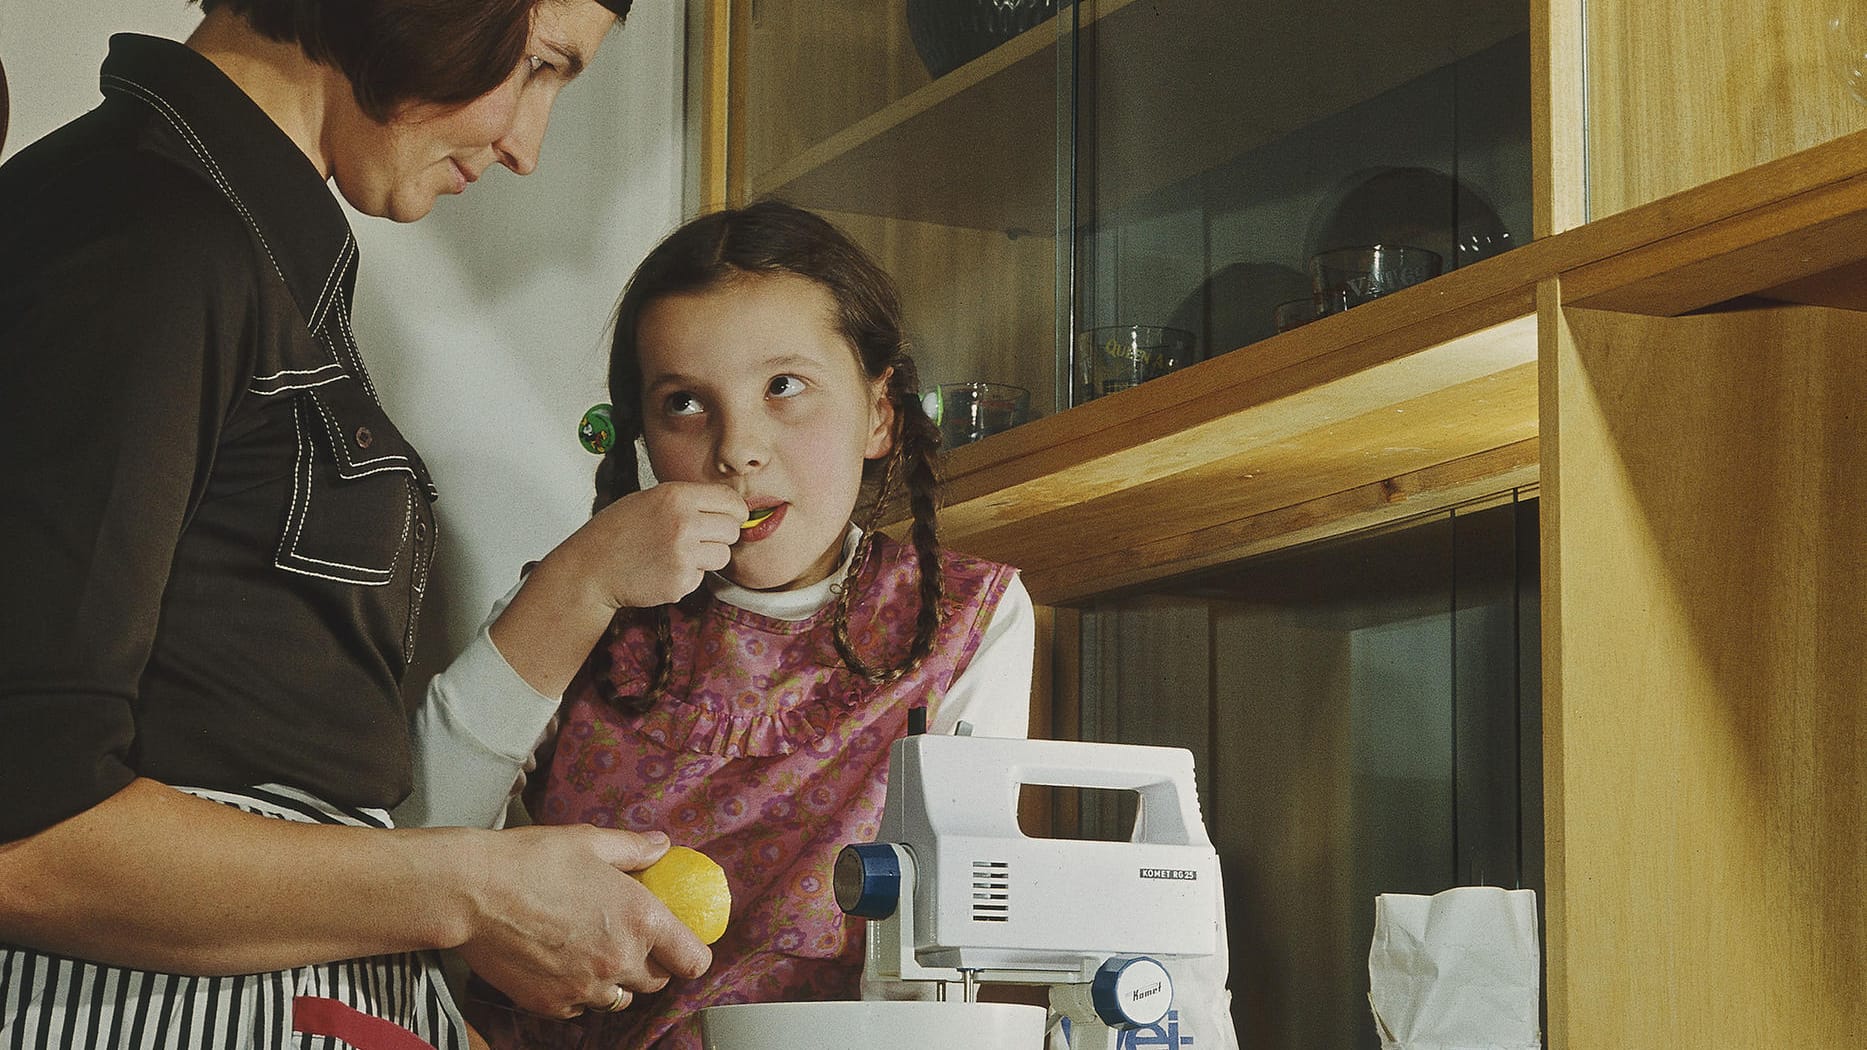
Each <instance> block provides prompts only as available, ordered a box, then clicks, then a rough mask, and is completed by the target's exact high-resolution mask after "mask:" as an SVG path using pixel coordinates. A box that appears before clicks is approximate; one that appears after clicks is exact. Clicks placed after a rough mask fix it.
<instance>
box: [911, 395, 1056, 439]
mask: <svg viewBox="0 0 1867 1050" xmlns="http://www.w3.org/2000/svg"><path fill="white" fill-rule="evenodd" d="M924 400H925V402H926V405H925V407H927V408H928V409H929V411H928V413H927V414H928V415H929V416H932V417H933V421H934V422H935V423H936V424H938V425H939V427H940V443H941V444H943V445H945V446H946V447H947V448H956V447H958V446H960V445H964V444H967V443H968V442H972V441H977V440H979V439H980V438H982V437H986V436H987V435H990V434H996V433H998V432H999V431H1001V430H1010V429H1011V428H1012V427H1015V426H1017V425H1018V424H1019V423H1023V422H1025V421H1026V420H1029V419H1030V418H1031V392H1030V391H1029V390H1026V389H1024V388H1023V387H1021V386H1012V385H1011V384H1009V383H987V382H978V381H974V382H968V383H941V384H940V386H939V388H938V389H937V390H935V391H934V393H933V394H932V395H931V396H929V397H927V398H925V399H924Z"/></svg>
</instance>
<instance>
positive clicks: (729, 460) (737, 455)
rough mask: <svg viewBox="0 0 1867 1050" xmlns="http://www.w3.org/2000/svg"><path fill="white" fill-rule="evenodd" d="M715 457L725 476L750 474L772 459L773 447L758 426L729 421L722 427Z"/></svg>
mask: <svg viewBox="0 0 1867 1050" xmlns="http://www.w3.org/2000/svg"><path fill="white" fill-rule="evenodd" d="M714 459H715V465H716V466H717V467H718V469H719V472H720V474H721V475H723V476H726V477H731V476H733V475H736V474H749V473H751V472H753V471H755V470H758V469H759V468H760V467H763V466H764V465H765V464H766V463H768V462H770V461H771V449H770V446H769V442H767V441H766V439H765V435H764V433H763V432H762V431H761V430H760V429H759V428H758V427H756V426H748V425H745V424H738V423H732V422H727V423H725V424H724V425H722V426H721V428H720V438H719V443H718V444H717V445H716V446H715V447H714Z"/></svg>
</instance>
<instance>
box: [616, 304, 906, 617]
mask: <svg viewBox="0 0 1867 1050" xmlns="http://www.w3.org/2000/svg"><path fill="white" fill-rule="evenodd" d="M835 317H836V301H835V299H834V298H832V296H831V295H830V293H829V292H828V291H827V290H825V289H824V288H823V287H822V286H821V285H819V284H817V283H816V282H815V281H811V280H807V279H805V278H802V277H797V276H793V275H791V274H780V275H770V276H746V277H740V278H737V279H735V280H732V281H729V282H728V283H726V284H724V285H721V286H719V287H717V288H714V289H710V290H708V291H704V292H699V293H695V294H692V295H677V296H672V297H669V298H666V299H661V300H659V301H657V302H655V303H653V304H651V305H650V306H649V307H648V309H646V310H645V311H643V313H642V316H641V320H640V322H639V323H638V325H637V329H636V341H637V344H638V351H639V358H640V361H641V367H642V439H643V442H644V443H645V444H646V445H647V446H648V460H649V464H650V466H651V467H652V468H653V469H654V472H655V477H657V478H659V479H661V480H663V481H701V482H716V483H721V484H726V485H730V486H732V488H733V489H734V490H735V491H736V492H738V493H739V494H740V496H742V497H743V498H744V499H745V501H746V505H747V506H748V507H750V508H751V509H752V510H753V511H754V512H757V511H759V510H762V509H765V508H772V513H771V516H770V517H767V518H765V519H764V520H763V521H761V522H760V523H759V524H758V525H756V526H754V527H752V528H749V529H745V530H743V531H742V532H741V533H740V540H739V542H738V543H737V544H736V545H735V546H734V547H733V554H732V562H731V564H730V565H728V566H727V567H726V569H725V570H724V575H725V576H726V577H727V578H728V579H730V580H732V581H733V582H734V583H737V584H739V585H740V586H742V587H750V588H753V589H755V590H789V589H792V588H797V587H805V586H809V585H810V584H813V583H816V582H817V581H819V580H822V579H823V578H825V577H826V576H828V575H829V574H830V573H831V572H832V571H834V570H835V568H836V566H837V564H838V563H839V562H840V561H841V555H842V543H843V536H844V533H845V531H846V530H847V528H848V525H849V517H850V514H851V513H852V512H853V511H854V510H855V506H856V498H857V496H858V495H859V494H860V493H861V489H862V465H863V461H864V460H867V459H876V458H879V457H881V456H884V455H886V454H887V453H888V452H889V450H890V449H891V448H892V447H893V442H892V437H891V435H892V434H893V427H894V406H893V404H892V403H891V402H889V400H888V397H887V376H886V375H884V376H883V377H882V378H880V379H875V380H871V379H869V378H868V377H867V376H866V375H864V374H863V372H862V368H861V366H860V365H859V364H858V363H857V361H856V355H855V352H854V351H853V350H852V349H851V348H850V346H849V343H848V342H847V341H846V340H845V339H844V338H843V337H842V335H841V333H839V332H838V331H837V329H836V324H835Z"/></svg>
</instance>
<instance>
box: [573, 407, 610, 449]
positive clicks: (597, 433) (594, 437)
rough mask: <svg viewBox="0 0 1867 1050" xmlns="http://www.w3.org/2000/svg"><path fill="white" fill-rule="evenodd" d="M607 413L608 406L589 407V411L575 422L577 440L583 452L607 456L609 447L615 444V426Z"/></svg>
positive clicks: (608, 410)
mask: <svg viewBox="0 0 1867 1050" xmlns="http://www.w3.org/2000/svg"><path fill="white" fill-rule="evenodd" d="M609 412H610V408H609V406H608V405H591V406H590V411H588V412H585V413H584V414H583V418H582V419H581V420H579V421H578V422H577V440H578V442H579V443H581V444H582V445H583V447H584V450H585V451H587V452H593V453H595V454H596V455H599V456H603V455H608V453H609V450H610V448H611V446H613V445H615V444H616V424H615V421H614V420H612V419H610V418H609Z"/></svg>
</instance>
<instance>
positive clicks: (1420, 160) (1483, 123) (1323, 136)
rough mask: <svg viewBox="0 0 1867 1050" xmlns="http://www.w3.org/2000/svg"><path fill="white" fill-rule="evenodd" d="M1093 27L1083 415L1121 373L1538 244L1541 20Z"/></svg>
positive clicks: (1285, 16)
mask: <svg viewBox="0 0 1867 1050" xmlns="http://www.w3.org/2000/svg"><path fill="white" fill-rule="evenodd" d="M1077 10H1078V12H1079V18H1080V21H1081V27H1080V31H1079V37H1078V42H1079V46H1078V58H1079V68H1080V74H1079V81H1078V89H1079V100H1078V119H1077V133H1078V140H1077V152H1076V162H1077V171H1076V178H1077V181H1076V186H1077V216H1076V222H1077V258H1076V263H1077V279H1076V301H1075V304H1074V305H1075V327H1076V329H1077V330H1078V331H1079V332H1085V333H1088V332H1094V333H1095V334H1093V335H1087V336H1084V337H1082V338H1080V339H1079V340H1078V341H1077V347H1076V356H1077V358H1078V359H1079V363H1080V367H1081V368H1082V369H1083V374H1082V375H1081V376H1079V382H1078V383H1077V393H1076V398H1077V400H1078V401H1080V400H1083V399H1086V398H1089V397H1094V396H1101V395H1102V394H1103V393H1105V392H1109V391H1112V390H1114V389H1119V388H1120V387H1121V385H1122V384H1123V382H1125V381H1126V380H1125V379H1124V377H1119V376H1117V377H1115V380H1114V385H1113V386H1110V385H1108V383H1109V377H1108V376H1106V375H1103V374H1101V371H1099V370H1106V369H1108V368H1110V367H1113V366H1112V365H1111V363H1110V362H1111V359H1116V358H1122V357H1123V356H1124V354H1125V355H1126V357H1127V359H1128V360H1130V361H1132V359H1133V358H1135V357H1137V356H1138V357H1140V358H1141V359H1143V360H1144V361H1145V362H1146V363H1145V364H1144V365H1143V366H1142V367H1141V370H1140V371H1141V374H1140V375H1139V377H1138V378H1149V377H1151V376H1152V375H1154V374H1159V372H1160V371H1161V370H1163V369H1170V368H1172V367H1175V366H1177V365H1178V364H1179V363H1180V362H1181V361H1183V360H1197V359H1203V358H1205V357H1208V356H1212V355H1216V354H1220V353H1225V352H1228V351H1231V350H1233V349H1236V348H1238V347H1242V346H1245V345H1248V344H1250V343H1253V342H1256V341H1258V340H1260V339H1264V338H1267V337H1269V336H1271V335H1274V334H1276V332H1277V331H1278V318H1279V316H1280V313H1279V307H1280V305H1284V304H1288V305H1287V306H1286V307H1285V310H1284V311H1283V312H1282V316H1283V317H1284V318H1285V323H1286V324H1288V325H1294V324H1297V323H1301V322H1303V321H1305V320H1308V319H1313V317H1314V316H1315V311H1316V310H1318V309H1321V310H1325V311H1330V310H1336V309H1341V308H1345V307H1347V306H1349V305H1354V304H1356V303H1358V302H1361V301H1365V299H1366V298H1369V297H1373V296H1375V295H1378V294H1383V293H1385V292H1387V291H1391V290H1395V289H1397V288H1398V287H1402V286H1404V285H1405V284H1407V283H1411V282H1415V281H1417V280H1421V279H1425V278H1427V277H1430V276H1431V275H1432V274H1433V273H1435V272H1440V271H1443V270H1450V269H1453V268H1456V267H1458V266H1462V265H1466V264H1468V263H1471V262H1474V261H1476V260H1478V259H1481V258H1485V257H1488V256H1490V255H1495V254H1497V253H1498V252H1501V251H1504V250H1506V249H1508V248H1510V247H1511V246H1513V245H1515V244H1519V243H1522V242H1523V241H1524V240H1525V239H1527V238H1528V236H1529V234H1530V224H1531V200H1530V192H1531V191H1530V186H1531V159H1530V90H1529V86H1530V85H1529V81H1530V72H1529V36H1528V26H1529V5H1528V4H1527V3H1524V2H1521V0H1518V2H1514V3H1512V2H1506V3H1501V4H1492V5H1486V4H1468V3H1463V2H1459V0H1422V2H1419V3H1409V4H1392V3H1385V2H1382V0H1260V2H1255V3H1250V4H1241V3H1238V2H1237V0H1176V2H1140V0H1083V2H1082V3H1080V4H1079V5H1078V8H1077ZM1373 245H1381V246H1385V247H1386V248H1388V249H1389V250H1387V251H1385V252H1383V253H1378V254H1377V253H1369V252H1365V251H1358V252H1354V253H1351V254H1348V255H1345V256H1343V257H1341V258H1338V259H1336V260H1335V265H1334V266H1332V267H1330V268H1329V269H1328V270H1327V272H1325V273H1321V274H1316V273H1313V272H1312V260H1315V259H1316V258H1317V257H1318V256H1320V255H1323V254H1324V253H1326V252H1329V251H1331V250H1334V249H1364V248H1367V247H1368V246H1373ZM1394 249H1411V250H1410V251H1398V250H1394ZM1323 261H1325V262H1326V261H1327V260H1323ZM1136 325H1142V326H1149V327H1158V328H1171V329H1176V330H1179V331H1182V332H1185V333H1187V335H1186V336H1184V337H1180V338H1182V339H1184V340H1185V341H1190V343H1191V344H1192V350H1191V352H1190V354H1184V355H1182V354H1177V353H1176V352H1175V351H1174V350H1173V349H1172V348H1173V343H1172V341H1171V339H1170V338H1168V337H1157V338H1154V339H1153V340H1152V342H1151V346H1152V347H1153V349H1152V350H1146V349H1144V350H1141V351H1135V350H1133V348H1132V346H1131V345H1130V344H1129V343H1126V342H1123V341H1122V338H1121V336H1120V334H1119V330H1120V329H1126V328H1129V327H1130V326H1136ZM1102 329H1115V330H1117V331H1113V332H1111V331H1102ZM1111 340H1114V345H1113V348H1112V349H1111Z"/></svg>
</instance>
